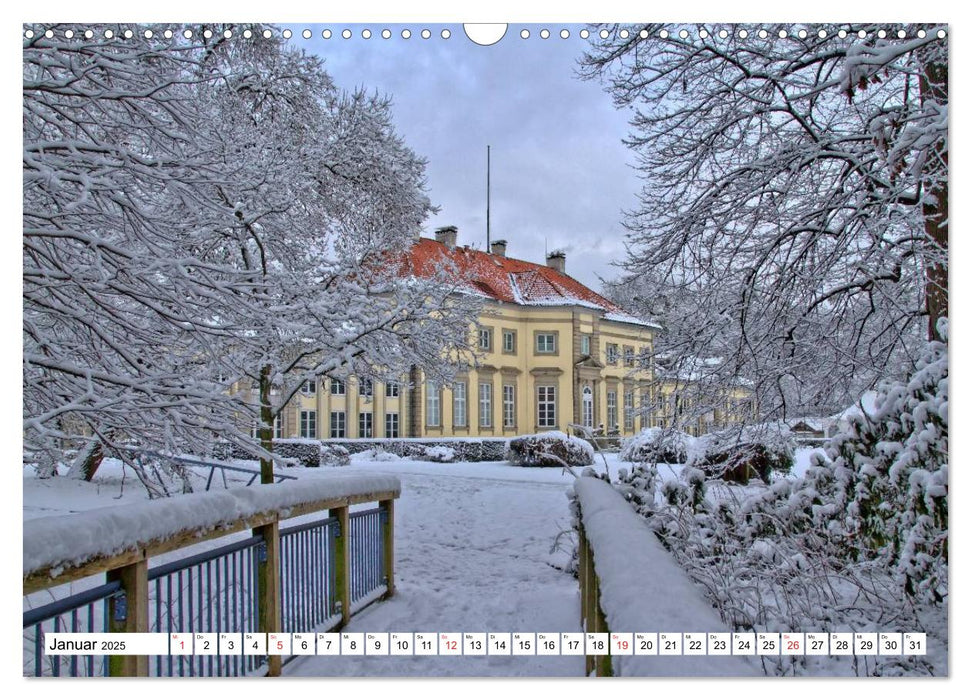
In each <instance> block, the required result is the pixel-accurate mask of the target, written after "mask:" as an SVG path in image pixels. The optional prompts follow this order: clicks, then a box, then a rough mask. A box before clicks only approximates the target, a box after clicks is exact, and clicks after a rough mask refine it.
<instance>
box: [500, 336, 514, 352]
mask: <svg viewBox="0 0 971 700" xmlns="http://www.w3.org/2000/svg"><path fill="white" fill-rule="evenodd" d="M502 351H503V352H508V353H511V354H515V352H516V331H503V332H502Z"/></svg>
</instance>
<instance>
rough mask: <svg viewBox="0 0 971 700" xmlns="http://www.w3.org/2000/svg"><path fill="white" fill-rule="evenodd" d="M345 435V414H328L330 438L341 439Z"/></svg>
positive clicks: (340, 412) (335, 412)
mask: <svg viewBox="0 0 971 700" xmlns="http://www.w3.org/2000/svg"><path fill="white" fill-rule="evenodd" d="M346 435H347V414H346V413H344V412H343V411H331V412H330V436H331V437H332V438H342V437H345V436H346Z"/></svg>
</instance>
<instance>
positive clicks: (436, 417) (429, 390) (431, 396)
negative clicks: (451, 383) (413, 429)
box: [425, 382, 442, 427]
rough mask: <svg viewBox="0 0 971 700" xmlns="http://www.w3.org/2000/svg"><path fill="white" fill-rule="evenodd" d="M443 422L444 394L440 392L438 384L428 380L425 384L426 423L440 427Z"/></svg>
mask: <svg viewBox="0 0 971 700" xmlns="http://www.w3.org/2000/svg"><path fill="white" fill-rule="evenodd" d="M441 424H442V395H441V394H440V393H439V392H438V384H436V383H435V382H428V383H427V384H426V385H425V425H429V426H432V427H438V426H440V425H441Z"/></svg>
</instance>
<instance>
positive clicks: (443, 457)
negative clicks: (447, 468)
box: [423, 445, 455, 462]
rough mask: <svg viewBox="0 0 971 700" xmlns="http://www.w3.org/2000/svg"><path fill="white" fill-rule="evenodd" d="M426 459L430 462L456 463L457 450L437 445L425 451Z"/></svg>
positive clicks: (426, 448)
mask: <svg viewBox="0 0 971 700" xmlns="http://www.w3.org/2000/svg"><path fill="white" fill-rule="evenodd" d="M423 452H424V457H425V459H427V460H428V461H430V462H454V461H455V450H453V449H452V448H451V447H446V446H445V445H435V446H433V447H425V448H424V449H423Z"/></svg>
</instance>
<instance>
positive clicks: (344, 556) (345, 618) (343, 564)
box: [330, 506, 351, 629]
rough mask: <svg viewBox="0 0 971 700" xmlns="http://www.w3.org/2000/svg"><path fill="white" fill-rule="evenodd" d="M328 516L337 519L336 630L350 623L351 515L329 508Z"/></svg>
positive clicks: (344, 509)
mask: <svg viewBox="0 0 971 700" xmlns="http://www.w3.org/2000/svg"><path fill="white" fill-rule="evenodd" d="M330 514H331V517H334V518H337V525H338V533H337V538H336V543H335V550H336V551H335V556H334V559H335V561H334V569H335V570H336V582H337V586H336V588H337V590H336V591H335V593H336V596H337V600H338V601H340V604H341V621H340V624H339V625H338V626H337V629H343V628H344V627H345V626H346V625H347V623H349V622H350V621H351V547H350V537H351V517H350V516H351V513H350V509H349V508H348V507H347V506H344V507H342V508H331V511H330Z"/></svg>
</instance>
